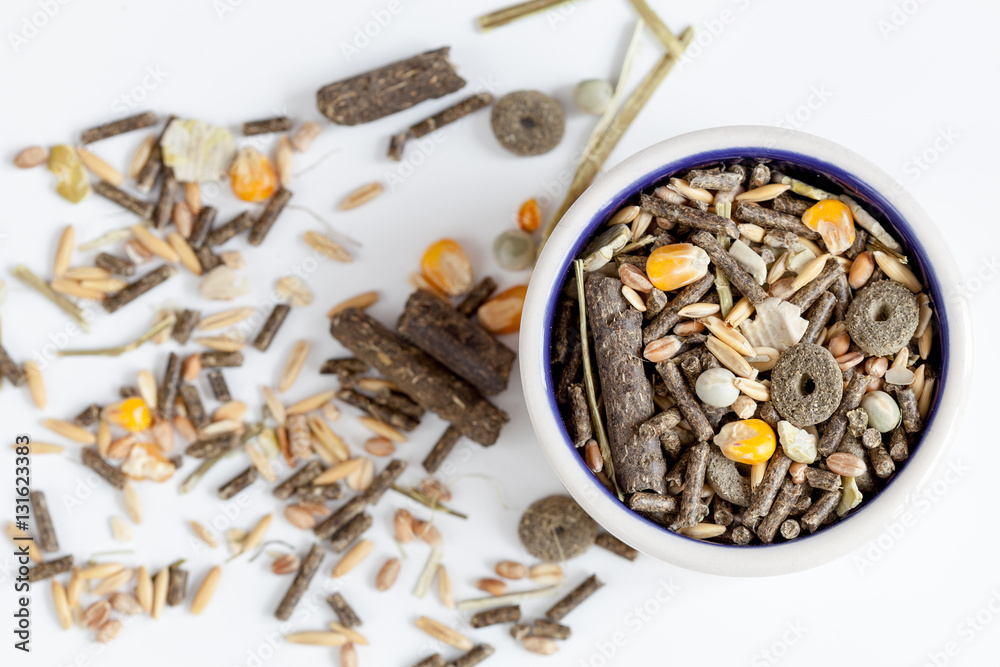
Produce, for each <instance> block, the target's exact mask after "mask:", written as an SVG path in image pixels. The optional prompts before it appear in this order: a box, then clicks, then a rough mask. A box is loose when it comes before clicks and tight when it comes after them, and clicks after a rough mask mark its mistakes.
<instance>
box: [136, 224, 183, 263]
mask: <svg viewBox="0 0 1000 667" xmlns="http://www.w3.org/2000/svg"><path fill="white" fill-rule="evenodd" d="M129 231H131V232H132V237H133V238H135V240H136V241H138V242H139V244H140V245H142V247H143V248H145V249H146V250H148V251H149V252H151V253H153V254H154V255H156V256H157V257H159V258H160V259H163V260H165V261H167V262H171V263H177V262H178V261H180V257H178V256H177V251H176V250H174V249H173V248H172V247H171V246H170V244H169V243H167V242H166V241H164V240H163V239H161V238H160V237H159V236H157V235H156V234H154V233H153V232H151V231H149V230H148V229H146V228H145V227H143V226H142V225H132V226H131V227H129Z"/></svg>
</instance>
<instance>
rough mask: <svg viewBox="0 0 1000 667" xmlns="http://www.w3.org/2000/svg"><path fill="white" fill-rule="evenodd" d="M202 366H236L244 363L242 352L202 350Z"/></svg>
mask: <svg viewBox="0 0 1000 667" xmlns="http://www.w3.org/2000/svg"><path fill="white" fill-rule="evenodd" d="M200 354H201V367H202V368H236V367H238V366H242V365H243V353H242V352H219V351H217V350H213V351H211V352H201V353H200Z"/></svg>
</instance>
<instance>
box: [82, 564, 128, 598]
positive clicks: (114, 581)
mask: <svg viewBox="0 0 1000 667" xmlns="http://www.w3.org/2000/svg"><path fill="white" fill-rule="evenodd" d="M133 574H134V572H133V571H132V570H130V569H123V570H121V571H120V572H116V573H114V574H112V575H109V576H107V577H105V578H104V579H102V580H101V582H100V583H98V584H97V585H96V586H94V588H92V589H91V591H90V592H91V593H92V594H94V595H98V596H102V595H108V594H109V593H113V592H115V591H117V590H118V589H119V588H121V587H122V586H124V585H125V583H126V582H127V581H129V580H130V579H132V575H133ZM81 576H83V575H82V574H81ZM84 578H85V579H86V577H84Z"/></svg>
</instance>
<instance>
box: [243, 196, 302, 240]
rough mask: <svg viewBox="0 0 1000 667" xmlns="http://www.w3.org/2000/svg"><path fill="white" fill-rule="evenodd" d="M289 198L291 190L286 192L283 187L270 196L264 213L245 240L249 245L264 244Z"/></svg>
mask: <svg viewBox="0 0 1000 667" xmlns="http://www.w3.org/2000/svg"><path fill="white" fill-rule="evenodd" d="M291 198H292V192H291V190H286V189H285V188H284V187H281V188H279V189H278V191H277V192H275V193H274V194H273V195H272V196H271V199H270V201H268V202H267V206H265V207H264V211H263V212H262V213H261V214H260V217H259V218H257V221H256V222H255V223H254V224H253V228H252V229H251V230H250V236H249V238H248V239H247V240H248V241H249V242H250V245H252V246H259V245H260V244H261V243H263V242H264V237H266V236H267V234H268V232H270V231H271V227H273V226H274V223H275V222H276V221H277V219H278V216H279V215H280V214H281V211H282V209H284V208H285V205H286V204H288V200H290V199H291Z"/></svg>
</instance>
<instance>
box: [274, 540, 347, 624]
mask: <svg viewBox="0 0 1000 667" xmlns="http://www.w3.org/2000/svg"><path fill="white" fill-rule="evenodd" d="M322 562H323V548H322V547H321V546H320V545H319V544H313V545H312V548H310V549H309V553H308V554H306V557H305V558H303V559H302V565H300V566H299V571H298V572H297V573H296V574H295V579H293V580H292V584H291V585H290V586H289V587H288V591H287V592H286V593H285V596H284V597H283V598H281V602H280V603H279V604H278V608H277V609H276V610H275V612H274V615H275V617H276V618H277V619H278V620H279V621H287V620H288V619H289V618H291V616H292V612H293V611H295V605H297V604H298V603H299V600H300V599H301V598H302V596H303V594H305V592H306V589H307V588H309V582H311V581H312V578H313V576H314V575H315V574H316V571H317V570H319V566H320V565H321V564H322ZM331 597H332V596H331ZM341 599H343V598H341ZM329 600H330V598H327V601H328V602H329ZM330 606H333V603H332V602H331V603H330ZM334 610H335V611H336V607H334ZM338 615H339V612H338ZM344 625H347V626H348V627H351V626H350V625H348V624H347V623H344Z"/></svg>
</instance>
